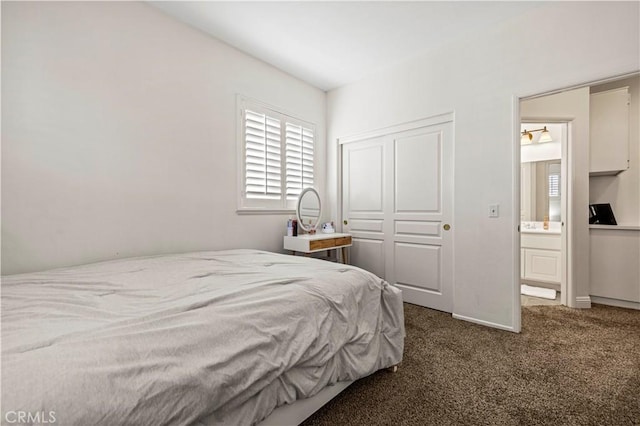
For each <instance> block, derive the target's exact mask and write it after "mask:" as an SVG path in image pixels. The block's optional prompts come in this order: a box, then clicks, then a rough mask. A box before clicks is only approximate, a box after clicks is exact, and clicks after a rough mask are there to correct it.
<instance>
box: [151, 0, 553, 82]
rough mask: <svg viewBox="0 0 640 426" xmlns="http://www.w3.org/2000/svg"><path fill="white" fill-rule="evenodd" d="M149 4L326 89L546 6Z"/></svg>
mask: <svg viewBox="0 0 640 426" xmlns="http://www.w3.org/2000/svg"><path fill="white" fill-rule="evenodd" d="M150 3H151V4H152V5H153V6H155V7H157V8H159V9H161V10H163V11H164V12H166V13H168V14H169V15H171V16H174V17H175V18H177V19H179V20H181V21H183V22H185V23H187V24H189V25H192V26H194V27H196V28H199V29H201V30H202V31H205V32H207V33H209V34H211V35H212V36H213V37H215V38H217V39H220V40H222V41H224V42H225V43H227V44H229V45H231V46H234V47H236V48H237V49H239V50H241V51H243V52H245V53H248V54H249V55H252V56H254V57H256V58H258V59H261V60H262V61H264V62H267V63H269V64H271V65H273V66H275V67H277V68H279V69H281V70H283V71H285V72H287V73H289V74H291V75H293V76H295V77H297V78H299V79H301V80H303V81H306V82H308V83H309V84H311V85H313V86H316V87H318V88H320V89H322V90H325V91H327V90H331V89H334V88H337V87H340V86H343V85H345V84H348V83H351V82H354V81H357V80H359V79H362V78H364V77H366V76H367V75H369V74H371V73H373V72H376V71H377V70H380V69H382V68H385V67H389V66H391V65H393V64H396V63H399V62H403V61H406V60H408V59H409V58H411V57H414V56H417V55H419V54H421V53H424V52H425V51H428V50H430V49H433V48H435V47H438V46H440V45H442V44H443V43H446V42H448V41H450V40H452V39H454V38H459V37H461V36H464V35H467V34H469V33H472V32H475V31H479V30H482V29H483V28H487V27H490V26H492V25H495V24H496V23H498V22H500V21H503V20H507V19H510V18H513V17H515V16H517V15H520V14H522V13H524V12H526V11H527V10H529V9H531V8H532V7H537V6H538V5H540V4H541V3H538V2H515V1H512V2H504V1H503V2H500V1H498V2H482V1H470V2H458V1H444V2H441V1H437V2H436V1H413V2H403V1H391V2H379V1H371V2H364V1H359V2H336V1H334V2H315V1H301V2H268V1H259V2H231V1H229V2H220V1H199V2H193V1H185V2H182V1H150Z"/></svg>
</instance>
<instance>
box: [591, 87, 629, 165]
mask: <svg viewBox="0 0 640 426" xmlns="http://www.w3.org/2000/svg"><path fill="white" fill-rule="evenodd" d="M589 109H590V117H589V139H590V142H589V175H590V176H604V175H617V174H618V173H620V172H621V171H624V170H627V169H628V168H629V88H628V87H622V88H620V89H615V90H608V91H606V92H599V93H594V94H592V95H591V97H590V104H589Z"/></svg>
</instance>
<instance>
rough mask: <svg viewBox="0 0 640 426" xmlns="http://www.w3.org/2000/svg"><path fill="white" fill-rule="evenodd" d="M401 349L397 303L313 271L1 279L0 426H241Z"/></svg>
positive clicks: (270, 268)
mask: <svg viewBox="0 0 640 426" xmlns="http://www.w3.org/2000/svg"><path fill="white" fill-rule="evenodd" d="M403 345H404V318H403V308H402V297H401V292H400V291H399V290H398V289H396V288H395V287H393V286H391V285H389V284H388V283H386V282H385V281H384V280H382V279H380V278H378V277H376V276H375V275H373V274H371V273H369V272H366V271H364V270H362V269H359V268H357V267H353V266H349V265H342V264H335V263H331V262H326V261H322V260H316V259H310V258H304V257H295V256H287V255H281V254H275V253H269V252H264V251H257V250H229V251H217V252H196V253H186V254H180V255H168V256H155V257H145V258H133V259H124V260H117V261H111V262H103V263H97V264H91V265H84V266H79V267H72V268H62V269H55V270H51V271H46V272H41V273H29V274H19V275H12V276H5V277H3V278H2V411H3V413H2V422H3V424H13V423H9V422H10V421H11V420H12V419H14V418H17V417H16V416H18V415H20V413H22V415H23V419H27V420H28V419H31V420H33V419H36V420H39V421H35V422H32V423H47V421H45V422H43V421H42V420H43V419H44V420H49V421H48V423H53V422H52V421H51V420H52V417H53V420H55V423H57V424H64V425H89V424H91V425H108V426H112V425H115V424H122V425H124V424H135V425H144V424H149V425H162V424H172V425H173V424H203V425H217V424H233V425H244V424H246V425H250V424H255V423H256V422H258V421H260V420H262V419H263V418H265V417H266V416H268V415H269V413H270V412H271V411H272V410H273V409H274V408H275V407H277V406H279V405H282V404H287V403H292V402H294V401H295V400H297V399H300V398H307V397H310V396H312V395H314V394H316V393H317V392H319V391H320V390H321V389H323V388H324V387H326V386H328V385H331V384H333V383H336V382H339V381H346V380H353V379H358V378H361V377H364V376H367V375H369V374H371V373H373V372H375V371H377V370H379V369H381V368H385V367H389V366H392V365H395V364H398V363H399V362H400V361H401V359H402V351H403ZM26 423H29V422H26ZM23 424H24V422H23Z"/></svg>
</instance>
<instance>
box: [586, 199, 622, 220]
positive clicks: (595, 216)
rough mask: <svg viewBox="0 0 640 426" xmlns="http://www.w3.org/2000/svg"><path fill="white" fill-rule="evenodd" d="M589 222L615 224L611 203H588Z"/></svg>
mask: <svg viewBox="0 0 640 426" xmlns="http://www.w3.org/2000/svg"><path fill="white" fill-rule="evenodd" d="M589 223H590V224H593V225H617V224H618V223H617V222H616V217H615V216H614V215H613V210H611V204H609V203H605V204H589Z"/></svg>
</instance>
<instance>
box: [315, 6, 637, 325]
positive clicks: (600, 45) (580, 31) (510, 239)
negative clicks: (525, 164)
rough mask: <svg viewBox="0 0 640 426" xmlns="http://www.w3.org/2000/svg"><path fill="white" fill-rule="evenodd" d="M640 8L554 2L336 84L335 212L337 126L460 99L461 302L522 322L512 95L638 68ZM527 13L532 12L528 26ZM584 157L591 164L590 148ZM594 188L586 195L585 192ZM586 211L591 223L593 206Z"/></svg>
mask: <svg viewBox="0 0 640 426" xmlns="http://www.w3.org/2000/svg"><path fill="white" fill-rule="evenodd" d="M639 12H640V11H639V4H638V3H637V2H634V3H632V2H628V3H606V2H602V3H599V2H593V3H591V2H588V3H573V2H553V3H548V4H545V5H544V6H541V7H539V8H536V9H533V10H531V11H530V12H529V13H528V14H527V15H526V16H521V17H518V18H517V19H514V20H512V21H510V22H507V23H504V24H502V25H496V26H495V27H493V28H491V29H490V30H489V31H488V32H486V33H485V34H483V35H477V34H476V35H471V36H469V37H467V38H464V39H461V40H456V41H452V42H451V44H449V45H447V46H444V47H443V48H441V49H438V50H434V51H432V52H429V53H428V54H425V55H424V56H421V57H418V58H416V59H414V60H412V61H410V62H407V63H406V64H404V65H402V66H397V67H393V68H391V69H389V70H386V71H385V72H381V73H379V74H378V75H376V76H373V77H371V78H368V79H366V80H364V81H361V82H358V83H355V84H352V85H348V86H345V87H343V88H340V89H338V90H334V91H332V92H330V93H329V96H328V116H327V121H328V141H330V142H329V145H328V160H329V161H328V164H329V166H330V169H329V174H328V179H329V188H330V189H331V191H332V194H333V198H332V199H333V200H334V201H335V202H334V204H333V206H332V208H333V209H334V214H333V215H334V216H335V215H337V194H338V170H337V168H336V167H335V164H336V163H337V153H338V147H337V145H336V142H335V141H336V139H337V138H339V137H343V136H345V135H350V134H357V133H361V132H365V131H368V130H370V129H375V128H381V127H386V126H391V125H394V124H397V123H401V122H407V121H411V120H415V119H419V118H422V117H429V116H432V115H435V114H440V113H443V112H446V111H455V213H454V222H453V230H454V249H455V255H454V262H455V266H454V268H455V272H454V282H455V284H454V285H455V288H454V313H455V314H457V315H458V316H460V317H467V318H469V319H471V320H475V321H479V322H484V323H486V324H490V325H495V326H499V327H503V328H511V329H514V330H517V329H519V318H520V316H519V304H518V303H517V300H518V292H519V288H518V286H517V283H518V279H519V277H518V275H517V264H518V262H519V260H518V259H517V258H516V255H517V254H519V247H518V246H517V238H516V234H515V233H516V230H517V226H518V223H519V219H520V214H519V211H518V210H519V207H520V206H519V203H517V202H516V197H517V194H518V187H517V186H515V185H514V184H515V183H516V182H517V180H518V179H519V176H517V174H518V173H520V171H519V170H520V164H519V163H518V164H515V158H517V154H516V152H515V150H519V149H520V140H519V136H518V133H519V126H518V122H517V118H516V116H515V114H516V113H517V110H516V108H517V105H516V102H515V98H514V97H515V96H528V95H533V94H536V93H543V92H547V91H551V90H555V89H558V88H562V87H568V86H572V85H577V84H580V83H583V82H588V81H592V80H597V79H601V78H604V77H607V76H611V75H617V74H622V73H627V72H632V71H635V70H638V69H639V68H640V57H639V56H640V38H639V37H638V34H639V18H638V17H639V16H640V13H639ZM523 22H527V23H532V24H531V28H530V29H527V27H525V26H524V25H523ZM534 23H535V24H534ZM585 155H586V154H585ZM582 163H584V164H582ZM580 164H582V165H581V167H583V168H584V170H583V169H581V171H580V173H581V174H584V175H585V176H586V173H587V171H586V167H587V164H588V157H586V160H585V159H581V160H580ZM585 179H586V177H585ZM587 188H588V187H585V188H584V189H583V191H582V192H581V193H580V197H578V198H580V199H581V198H584V204H586V202H587V201H588V189H587ZM491 203H499V204H500V215H501V217H500V218H498V219H490V218H488V217H487V206H488V205H489V204H491ZM584 215H585V217H584V221H585V224H586V222H587V216H586V215H587V210H586V209H585V212H584ZM585 226H586V225H585ZM585 229H586V228H585ZM584 234H585V235H584V238H585V239H586V238H588V234H587V232H586V230H585V232H584ZM586 247H588V240H586ZM586 255H588V248H587V253H586ZM583 260H584V261H585V262H586V261H588V260H587V258H584V259H583ZM587 279H588V277H587ZM586 283H587V284H586V285H587V287H588V280H587V281H586ZM587 294H588V293H587Z"/></svg>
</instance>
